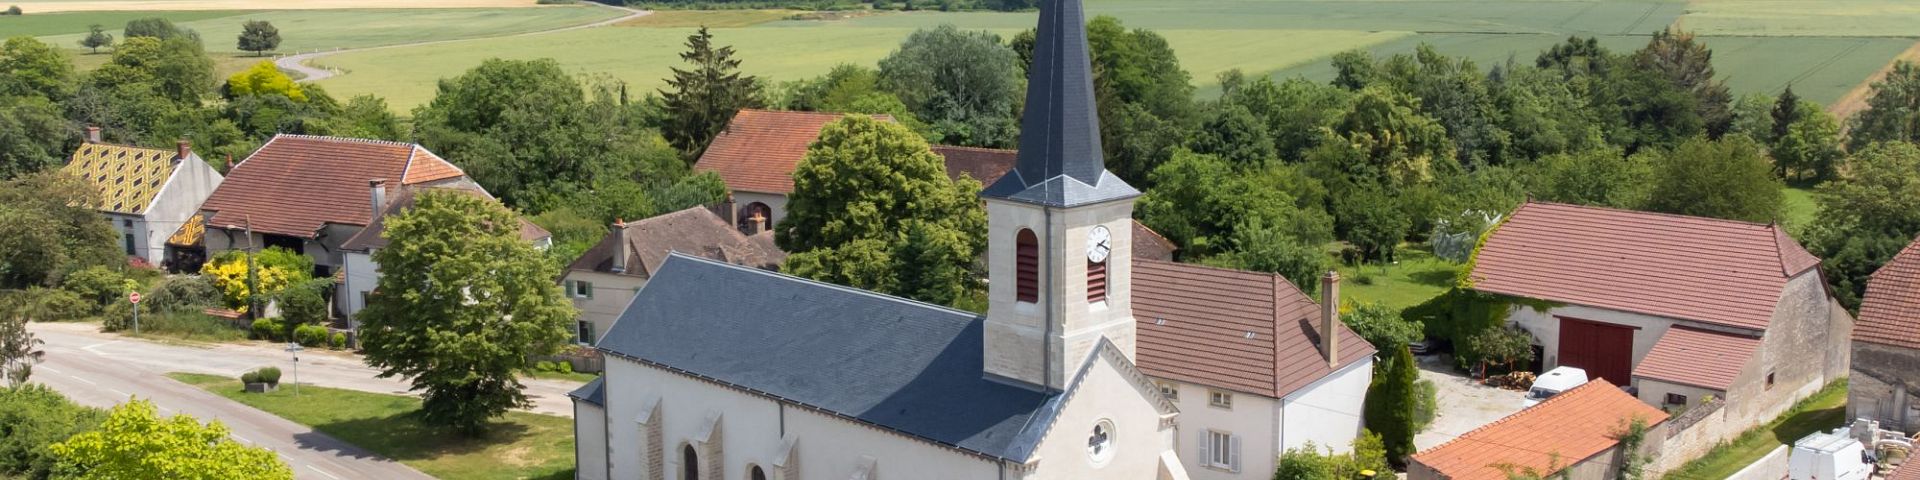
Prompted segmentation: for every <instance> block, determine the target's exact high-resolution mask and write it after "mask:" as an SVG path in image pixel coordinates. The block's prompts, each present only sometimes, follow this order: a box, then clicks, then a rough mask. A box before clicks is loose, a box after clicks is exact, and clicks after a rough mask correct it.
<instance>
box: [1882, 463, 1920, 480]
mask: <svg viewBox="0 0 1920 480" xmlns="http://www.w3.org/2000/svg"><path fill="white" fill-rule="evenodd" d="M1886 480H1920V460H1916V459H1908V460H1907V461H1906V462H1905V463H1901V464H1900V466H1899V467H1898V468H1894V469H1893V473H1889V474H1887V478H1886Z"/></svg>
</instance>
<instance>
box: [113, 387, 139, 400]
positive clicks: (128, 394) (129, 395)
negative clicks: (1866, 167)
mask: <svg viewBox="0 0 1920 480" xmlns="http://www.w3.org/2000/svg"><path fill="white" fill-rule="evenodd" d="M107 391H109V392H113V394H114V395H119V396H120V398H130V397H133V394H131V393H127V392H122V391H119V390H114V389H111V388H109V389H107Z"/></svg>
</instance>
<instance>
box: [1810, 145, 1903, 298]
mask: <svg viewBox="0 0 1920 480" xmlns="http://www.w3.org/2000/svg"><path fill="white" fill-rule="evenodd" d="M1848 167H1849V168H1847V170H1846V171H1845V172H1844V173H1842V174H1840V175H1839V177H1838V178H1836V179H1834V180H1833V181H1831V182H1828V183H1827V184H1826V185H1822V186H1821V187H1820V190H1819V194H1818V195H1817V196H1816V198H1817V199H1818V200H1819V202H1820V216H1819V217H1818V218H1816V219H1815V220H1814V223H1813V224H1812V225H1811V227H1810V228H1809V229H1808V235H1807V237H1808V239H1809V241H1808V243H1807V247H1808V249H1809V250H1812V251H1813V254H1814V255H1816V256H1819V257H1820V258H1822V259H1824V260H1825V261H1824V262H1822V263H1821V267H1822V268H1823V269H1824V270H1825V271H1826V274H1827V275H1826V277H1827V281H1828V282H1829V283H1830V284H1832V286H1833V289H1832V290H1833V291H1834V295H1835V296H1836V297H1838V298H1839V299H1840V301H1841V303H1844V304H1846V305H1847V306H1848V307H1850V308H1851V307H1858V306H1859V305H1860V299H1861V296H1862V295H1865V293H1866V288H1867V280H1868V278H1870V277H1871V276H1872V275H1873V272H1874V271H1875V270H1879V269H1880V266H1881V265H1883V264H1885V263H1886V262H1887V260H1890V259H1892V258H1893V255H1894V254H1896V253H1899V252H1900V249H1901V248H1903V247H1905V246H1906V245H1907V243H1908V242H1910V241H1912V240H1913V239H1914V236H1915V235H1920V147H1915V146H1914V145H1913V144H1910V143H1905V142H1891V143H1878V144H1873V145H1871V146H1868V147H1866V148H1865V149H1863V150H1861V151H1859V152H1856V153H1855V154H1854V156H1853V160H1852V162H1851V163H1849V165H1848Z"/></svg>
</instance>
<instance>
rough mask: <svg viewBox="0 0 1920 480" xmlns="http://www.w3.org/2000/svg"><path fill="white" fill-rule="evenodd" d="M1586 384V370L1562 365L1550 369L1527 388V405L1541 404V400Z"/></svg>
mask: <svg viewBox="0 0 1920 480" xmlns="http://www.w3.org/2000/svg"><path fill="white" fill-rule="evenodd" d="M1586 384H1587V371H1586V370H1582V369H1578V368H1573V367H1560V368H1555V369H1553V370H1548V371H1547V373H1543V374H1540V377H1539V378H1536V379H1534V380H1533V387H1531V388H1528V389H1527V403H1526V405H1527V406H1529V407H1531V406H1534V405H1539V404H1540V402H1544V401H1546V400H1547V399H1549V398H1553V396H1554V395H1559V394H1560V392H1564V391H1567V390H1571V389H1573V387H1578V386H1581V385H1586Z"/></svg>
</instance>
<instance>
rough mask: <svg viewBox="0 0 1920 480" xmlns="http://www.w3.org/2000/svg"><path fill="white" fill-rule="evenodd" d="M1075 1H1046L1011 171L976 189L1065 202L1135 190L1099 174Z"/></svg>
mask: <svg viewBox="0 0 1920 480" xmlns="http://www.w3.org/2000/svg"><path fill="white" fill-rule="evenodd" d="M1086 25H1087V19H1086V13H1085V11H1084V9H1083V8H1081V5H1080V0H1046V1H1045V2H1044V4H1043V5H1041V7H1040V27H1039V31H1038V32H1037V33H1038V35H1036V36H1035V38H1036V40H1037V41H1036V42H1035V43H1034V46H1033V65H1032V66H1031V67H1030V68H1028V74H1027V103H1026V112H1024V113H1023V115H1022V118H1021V120H1020V156H1019V160H1018V162H1017V163H1016V164H1015V166H1014V168H1013V171H1012V172H1009V174H1008V175H1006V176H1004V177H1001V178H1000V180H999V181H997V182H994V184H993V185H990V186H988V187H987V188H986V189H985V190H984V191H982V192H981V195H982V196H986V197H989V198H1004V199H1008V200H1014V201H1020V202H1026V203H1037V204H1042V205H1049V206H1073V205H1080V204H1087V203H1098V202H1106V201H1111V200H1117V199H1121V198H1130V197H1134V196H1138V195H1140V192H1139V191H1138V190H1135V189H1134V188H1133V187H1132V186H1130V185H1127V183H1126V182H1124V181H1121V180H1120V178H1119V177H1115V176H1114V175H1113V174H1112V173H1109V172H1107V169H1106V162H1105V160H1104V158H1103V155H1102V153H1101V146H1100V111H1099V109H1098V108H1097V107H1096V106H1095V105H1094V100H1093V98H1094V97H1093V65H1092V61H1091V55H1090V54H1091V52H1090V51H1089V50H1088V48H1087V29H1086Z"/></svg>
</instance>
